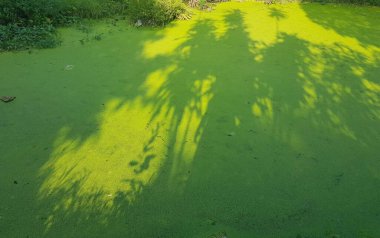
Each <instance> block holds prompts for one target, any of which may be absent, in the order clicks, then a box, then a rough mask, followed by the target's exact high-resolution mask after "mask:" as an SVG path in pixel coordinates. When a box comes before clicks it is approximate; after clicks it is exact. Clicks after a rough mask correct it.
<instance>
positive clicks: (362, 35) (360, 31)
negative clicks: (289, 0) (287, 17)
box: [301, 4, 380, 47]
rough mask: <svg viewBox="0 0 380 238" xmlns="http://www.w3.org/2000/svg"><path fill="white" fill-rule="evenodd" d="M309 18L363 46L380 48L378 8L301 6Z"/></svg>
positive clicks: (379, 11) (379, 12)
mask: <svg viewBox="0 0 380 238" xmlns="http://www.w3.org/2000/svg"><path fill="white" fill-rule="evenodd" d="M301 7H302V9H303V10H304V11H305V13H306V14H307V16H308V17H309V18H310V19H311V20H312V21H314V22H315V23H317V24H319V25H321V26H323V27H324V28H326V29H333V30H334V31H336V32H337V33H338V34H341V35H344V36H348V37H353V38H355V39H357V40H358V41H359V42H360V43H361V44H363V45H373V46H376V47H379V46H380V43H379V42H380V29H379V27H378V25H379V20H378V17H377V16H378V15H379V14H380V10H379V9H378V7H358V6H355V5H338V6H334V5H331V6H330V5H318V4H301Z"/></svg>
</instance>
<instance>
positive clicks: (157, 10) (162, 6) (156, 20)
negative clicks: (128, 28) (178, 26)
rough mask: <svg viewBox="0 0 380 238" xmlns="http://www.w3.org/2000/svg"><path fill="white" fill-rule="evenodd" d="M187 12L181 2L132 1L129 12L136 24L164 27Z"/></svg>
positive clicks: (161, 0) (167, 0) (166, 0)
mask: <svg viewBox="0 0 380 238" xmlns="http://www.w3.org/2000/svg"><path fill="white" fill-rule="evenodd" d="M185 11H186V9H185V5H184V4H183V3H182V2H181V1H180V0H130V2H129V11H128V12H129V15H130V18H131V20H132V21H134V22H136V21H141V22H142V23H143V24H144V25H164V24H166V23H168V22H170V21H172V20H174V19H175V18H177V17H179V16H180V15H181V14H183V13H185Z"/></svg>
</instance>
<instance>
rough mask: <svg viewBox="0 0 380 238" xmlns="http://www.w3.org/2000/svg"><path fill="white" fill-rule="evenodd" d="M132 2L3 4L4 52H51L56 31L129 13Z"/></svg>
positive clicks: (10, 0)
mask: <svg viewBox="0 0 380 238" xmlns="http://www.w3.org/2000/svg"><path fill="white" fill-rule="evenodd" d="M128 1H129V0H0V50H15V49H25V48H28V47H38V48H47V47H53V46H55V45H56V44H57V43H58V42H59V40H58V38H57V35H56V33H55V32H56V31H55V27H57V26H61V25H66V24H71V23H74V22H76V21H78V20H79V19H81V18H100V17H106V16H111V15H113V14H122V13H124V12H125V11H126V7H127V4H128Z"/></svg>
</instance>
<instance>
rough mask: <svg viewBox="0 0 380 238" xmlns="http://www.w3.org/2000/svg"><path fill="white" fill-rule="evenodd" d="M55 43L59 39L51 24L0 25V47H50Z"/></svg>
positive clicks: (4, 48) (12, 48)
mask: <svg viewBox="0 0 380 238" xmlns="http://www.w3.org/2000/svg"><path fill="white" fill-rule="evenodd" d="M57 44H59V40H58V38H57V35H56V31H55V29H54V27H53V26H52V25H41V26H30V27H25V26H19V25H17V24H9V25H0V49H3V50H20V49H27V48H29V47H34V48H52V47H54V46H56V45H57Z"/></svg>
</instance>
